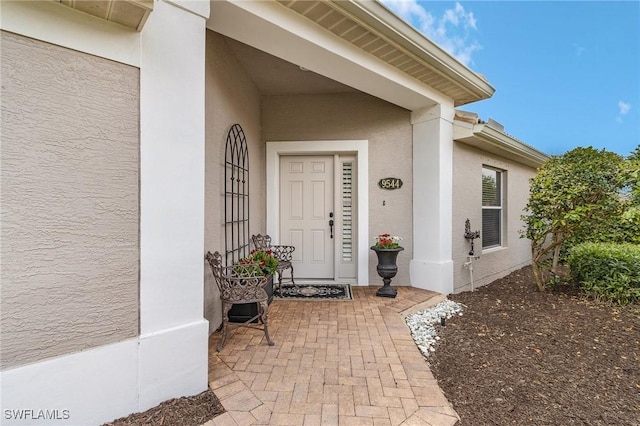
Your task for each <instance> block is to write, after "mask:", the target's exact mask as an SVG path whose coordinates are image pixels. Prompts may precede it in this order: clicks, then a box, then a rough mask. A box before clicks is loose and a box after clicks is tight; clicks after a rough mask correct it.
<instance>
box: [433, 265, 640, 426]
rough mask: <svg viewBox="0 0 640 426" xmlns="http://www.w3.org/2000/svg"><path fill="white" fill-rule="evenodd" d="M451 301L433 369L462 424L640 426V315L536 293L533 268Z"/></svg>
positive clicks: (575, 296)
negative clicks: (453, 306)
mask: <svg viewBox="0 0 640 426" xmlns="http://www.w3.org/2000/svg"><path fill="white" fill-rule="evenodd" d="M450 299H452V300H454V301H456V302H458V303H461V304H463V305H464V311H463V316H457V317H455V318H452V319H450V320H448V321H447V323H446V327H444V328H442V327H439V326H438V327H439V329H438V335H439V336H440V339H441V340H440V343H439V344H438V346H437V348H436V351H435V353H433V354H432V355H431V356H430V357H429V363H430V364H431V368H432V370H433V373H434V375H435V376H436V379H437V380H438V384H439V385H440V387H441V388H442V390H443V391H444V393H445V394H446V396H447V398H448V399H449V401H450V402H451V403H452V404H453V407H454V409H455V410H456V411H457V412H458V414H459V415H460V418H461V424H462V425H634V426H638V425H640V307H638V306H630V307H619V306H615V305H611V304H607V303H603V302H599V301H594V300H589V299H587V298H585V297H583V296H581V295H580V294H579V293H578V292H576V291H575V289H571V288H567V289H565V290H563V291H555V292H545V293H540V292H537V291H536V290H535V284H534V282H533V275H532V272H531V268H530V267H527V268H523V269H521V270H519V271H516V272H514V273H512V274H511V275H509V276H507V277H505V278H503V279H500V280H497V281H495V282H493V283H491V284H489V285H487V286H484V287H481V288H479V289H477V290H476V291H474V292H466V293H461V294H457V295H452V296H450Z"/></svg>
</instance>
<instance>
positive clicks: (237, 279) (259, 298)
mask: <svg viewBox="0 0 640 426" xmlns="http://www.w3.org/2000/svg"><path fill="white" fill-rule="evenodd" d="M205 258H206V259H207V262H209V266H211V272H212V273H213V278H214V279H215V281H216V284H217V285H218V289H219V290H220V300H221V301H222V339H221V340H220V343H218V352H220V351H221V350H222V348H223V347H224V343H225V341H226V339H227V332H228V329H229V310H230V309H231V307H232V306H233V305H236V304H242V303H256V304H257V307H258V314H257V315H256V316H254V317H253V318H251V319H249V320H248V321H245V322H244V323H241V324H238V325H237V326H235V327H234V328H237V327H250V328H259V326H254V325H252V322H253V321H255V320H256V319H258V320H259V321H260V322H261V323H262V328H261V329H262V330H264V336H265V338H266V339H267V343H268V344H269V346H273V345H274V343H273V341H272V340H271V338H270V337H269V327H268V312H269V304H268V295H267V292H266V291H265V289H264V285H265V283H266V282H267V280H269V279H272V277H269V276H264V275H261V274H260V273H259V272H258V271H257V270H256V269H255V268H254V267H251V266H248V267H247V266H242V265H232V266H222V255H220V253H218V252H215V253H213V254H211V252H207V255H206V256H205Z"/></svg>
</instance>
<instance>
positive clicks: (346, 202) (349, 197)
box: [342, 163, 353, 262]
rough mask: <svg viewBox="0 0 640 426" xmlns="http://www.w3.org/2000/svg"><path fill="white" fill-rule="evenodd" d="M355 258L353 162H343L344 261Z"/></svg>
mask: <svg viewBox="0 0 640 426" xmlns="http://www.w3.org/2000/svg"><path fill="white" fill-rule="evenodd" d="M352 260H353V163H342V261H343V262H351V261H352Z"/></svg>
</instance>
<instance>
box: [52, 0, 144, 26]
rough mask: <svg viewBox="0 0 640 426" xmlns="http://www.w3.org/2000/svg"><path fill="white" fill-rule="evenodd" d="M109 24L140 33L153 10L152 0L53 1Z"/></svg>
mask: <svg viewBox="0 0 640 426" xmlns="http://www.w3.org/2000/svg"><path fill="white" fill-rule="evenodd" d="M55 1H58V2H59V3H62V4H63V5H65V6H69V7H71V8H73V9H76V10H79V11H80V12H84V13H86V14H89V15H91V16H95V17H98V18H100V19H104V20H106V21H109V22H115V23H116V24H120V25H124V26H125V27H128V28H133V29H134V30H136V31H141V30H142V27H143V26H144V24H145V22H146V21H147V18H148V17H149V14H150V13H151V11H152V10H153V0H55Z"/></svg>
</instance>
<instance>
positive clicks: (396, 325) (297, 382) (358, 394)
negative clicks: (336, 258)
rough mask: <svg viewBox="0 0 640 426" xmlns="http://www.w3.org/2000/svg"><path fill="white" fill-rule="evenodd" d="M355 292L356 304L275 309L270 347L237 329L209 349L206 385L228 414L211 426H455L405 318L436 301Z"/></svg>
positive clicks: (256, 334) (404, 293)
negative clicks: (218, 348)
mask: <svg viewBox="0 0 640 426" xmlns="http://www.w3.org/2000/svg"><path fill="white" fill-rule="evenodd" d="M376 289H377V288H376V287H352V290H353V294H354V300H353V301H348V302H347V301H318V302H312V301H283V300H275V301H274V302H273V303H272V304H271V305H270V308H269V324H270V327H269V331H270V334H271V338H272V339H273V341H274V342H275V346H268V345H267V344H266V342H265V340H264V333H263V332H262V331H260V330H255V329H247V328H241V329H239V330H238V332H236V333H235V334H233V335H232V336H231V337H230V338H228V339H227V343H226V345H225V347H224V349H223V350H222V352H219V353H218V352H216V346H217V343H218V340H219V338H220V333H214V334H213V335H212V336H211V339H210V342H209V386H210V387H211V389H213V391H214V392H215V394H216V395H217V396H218V398H219V399H220V400H221V402H222V404H223V406H224V407H225V409H226V410H227V412H226V413H224V414H222V415H220V416H218V417H216V418H214V419H213V420H210V421H209V422H207V423H206V425H205V426H215V425H240V426H245V425H263V424H264V425H438V426H440V425H442V426H445V425H453V424H455V423H456V422H457V421H458V416H457V414H456V413H455V411H454V410H453V409H452V408H451V406H450V405H449V403H448V401H447V399H446V398H445V397H444V395H443V394H442V391H441V390H440V388H439V387H438V385H437V383H436V381H435V379H434V377H433V375H432V374H431V371H430V370H429V366H428V365H427V363H426V361H425V359H424V358H423V356H422V355H421V354H420V352H419V350H418V348H417V347H416V345H415V343H414V342H413V340H412V338H411V335H410V332H409V329H408V328H407V326H406V324H405V323H404V319H403V317H402V315H406V314H407V313H409V312H413V311H416V310H419V309H424V308H426V307H428V306H432V305H434V304H435V303H437V302H439V301H441V300H442V296H441V295H438V294H436V293H433V292H429V291H425V290H420V289H416V288H411V287H399V291H398V297H397V298H395V299H387V298H380V297H376V296H375V291H376Z"/></svg>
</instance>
